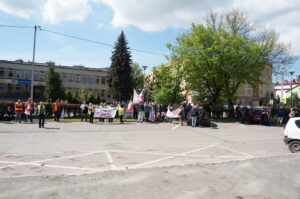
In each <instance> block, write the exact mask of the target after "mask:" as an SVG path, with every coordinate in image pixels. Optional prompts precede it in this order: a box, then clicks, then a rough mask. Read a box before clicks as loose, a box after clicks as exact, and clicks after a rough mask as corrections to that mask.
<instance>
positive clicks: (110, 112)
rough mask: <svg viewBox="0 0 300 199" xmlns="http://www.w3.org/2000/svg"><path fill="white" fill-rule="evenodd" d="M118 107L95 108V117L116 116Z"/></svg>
mask: <svg viewBox="0 0 300 199" xmlns="http://www.w3.org/2000/svg"><path fill="white" fill-rule="evenodd" d="M116 113H117V108H95V113H94V117H98V118H115V116H116Z"/></svg>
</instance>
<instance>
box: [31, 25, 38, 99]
mask: <svg viewBox="0 0 300 199" xmlns="http://www.w3.org/2000/svg"><path fill="white" fill-rule="evenodd" d="M37 28H41V27H40V26H34V39H33V55H32V65H31V85H30V98H31V100H32V101H33V82H34V62H35V43H36V29H37Z"/></svg>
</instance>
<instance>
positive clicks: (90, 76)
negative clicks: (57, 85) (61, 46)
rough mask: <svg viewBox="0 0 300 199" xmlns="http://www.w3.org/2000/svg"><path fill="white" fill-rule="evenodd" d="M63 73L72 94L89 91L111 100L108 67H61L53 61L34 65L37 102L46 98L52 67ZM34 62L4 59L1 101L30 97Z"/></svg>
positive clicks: (0, 74) (1, 62) (0, 76)
mask: <svg viewBox="0 0 300 199" xmlns="http://www.w3.org/2000/svg"><path fill="white" fill-rule="evenodd" d="M50 67H53V68H54V69H55V72H58V73H59V74H60V78H61V80H62V82H63V86H64V88H65V90H69V91H70V92H71V93H74V92H75V91H77V92H78V93H79V92H80V91H81V90H83V89H84V90H85V91H86V92H87V93H93V94H94V95H96V94H98V93H99V94H100V95H101V96H102V97H103V98H104V99H105V100H106V101H110V95H109V86H108V70H107V69H99V68H87V67H84V66H61V65H55V63H53V62H47V63H35V64H34V81H33V86H34V92H33V99H34V101H37V100H42V99H45V96H44V92H45V88H46V80H47V77H48V71H49V68H50ZM31 69H32V63H31V62H23V61H21V60H17V61H5V60H0V100H16V99H19V98H20V99H23V100H25V99H26V98H28V97H30V87H31V71H32V70H31Z"/></svg>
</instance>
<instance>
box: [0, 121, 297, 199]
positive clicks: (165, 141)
mask: <svg viewBox="0 0 300 199" xmlns="http://www.w3.org/2000/svg"><path fill="white" fill-rule="evenodd" d="M215 124H216V125H215V126H214V128H192V127H189V126H179V125H178V124H170V123H161V124H150V123H142V124H137V123H126V124H118V123H114V124H108V123H105V124H100V123H95V124H89V123H85V122H83V123H81V122H60V123H54V122H49V123H47V124H46V125H45V127H46V128H45V129H39V128H38V126H37V124H14V123H0V198H98V196H102V198H124V197H121V196H127V197H125V198H176V197H174V194H177V196H178V198H207V197H214V198H218V197H219V198H222V197H221V196H222V194H226V195H227V194H228V198H244V197H245V198H282V197H285V196H287V195H286V194H287V193H288V192H289V194H292V195H290V196H291V197H289V198H300V193H299V191H298V189H295V186H299V185H300V184H299V183H300V176H299V175H298V174H297V175H294V176H292V177H293V178H292V179H293V180H292V182H291V181H289V182H288V175H292V173H294V172H295V173H297V169H298V168H299V166H300V165H299V156H298V155H294V154H290V152H289V151H288V149H287V147H286V146H285V145H284V144H283V142H282V138H283V128H282V127H265V126H259V125H242V124H239V123H215ZM249 162H250V163H249ZM212 165H213V166H212ZM245 165H246V166H245ZM247 165H248V166H247ZM263 165H264V166H263ZM287 165H290V166H291V167H288V168H287ZM281 167H282V168H283V169H281ZM236 168H237V169H236ZM235 169H236V171H235ZM179 171H180V172H179ZM214 171H218V172H214ZM259 171H263V173H260V172H259ZM274 171H276V172H277V174H276V173H274ZM283 171H284V172H287V171H288V173H287V174H286V173H282V172H283ZM168 172H171V173H173V174H172V175H173V176H172V177H171V175H170V173H168ZM177 172H179V173H181V174H182V175H183V176H186V178H187V179H184V180H183V178H182V176H181V177H180V176H178V175H177ZM199 172H200V173H199ZM203 172H204V174H205V175H204V174H203ZM243 172H246V173H247V174H243ZM280 172H281V173H280ZM175 174H176V175H175ZM124 175H125V176H126V180H125V181H124ZM141 176H142V177H141ZM154 176H155V177H156V178H157V179H156V180H154V179H152V178H153V177H154ZM158 176H159V177H158ZM210 176H211V179H215V180H208V179H209V177H210ZM223 178H224V179H228V182H227V183H230V182H232V187H230V186H228V185H227V184H226V180H224V179H223ZM176 179H177V180H179V181H178V183H177V181H176ZM216 179H219V180H220V182H219V181H218V180H216ZM250 179H251V180H250ZM256 179H257V180H258V181H257V182H256V181H255V180H256ZM122 180H123V181H124V182H123V184H122V183H121V184H122V186H121V188H120V181H122ZM164 180H165V181H166V182H167V183H166V184H167V187H169V188H170V190H172V191H171V192H170V190H169V189H166V188H165V187H163V186H162V185H166V184H165V183H163V182H164ZM247 180H248V181H247ZM249 180H250V181H249ZM285 180H286V183H284V181H285ZM107 181H108V182H109V183H108V184H107V183H106V182H107ZM188 181H189V184H190V185H187V184H185V183H188ZM205 182H207V183H208V185H209V187H207V186H204V185H205ZM241 182H248V183H250V185H249V186H250V188H249V189H250V190H251V189H253V190H252V191H250V192H249V191H245V190H244V189H246V188H245V187H244V185H241V184H240V183H241ZM103 183H104V184H105V183H106V184H105V185H104V184H103ZM161 183H162V184H161ZM195 183H196V185H197V186H196V185H195ZM251 183H252V184H251ZM267 183H272V184H274V186H275V185H276V186H275V187H281V188H282V190H283V192H282V194H281V195H280V194H277V195H276V194H275V195H274V194H273V193H272V194H270V193H266V192H264V190H263V189H262V188H261V187H268V186H267ZM192 184H193V185H192ZM291 184H292V185H293V186H291ZM159 185H160V186H159ZM279 185H280V186H279ZM127 186H128V187H127ZM198 186H200V187H206V188H205V189H204V188H203V189H202V188H201V190H200V188H199V187H198ZM224 186H225V187H226V188H224ZM245 186H246V185H245ZM247 186H248V185H247ZM247 186H246V187H247ZM105 187H106V188H105ZM134 187H136V188H137V189H135V188H134ZM222 187H223V188H222ZM289 187H290V189H291V190H288V189H289ZM299 187H300V186H299ZM18 188H19V189H18ZM85 188H86V191H85ZM127 188H128V189H127ZM154 188H155V189H156V192H155V194H154V193H153V191H154V190H153V189H154ZM33 189H34V190H35V191H33ZM75 189H76V190H77V191H74V190H75ZM198 189H199V190H198ZM268 189H269V188H268ZM273 189H274V188H272V189H271V190H270V191H273V192H274V190H273ZM16 190H19V191H16ZM20 190H22V191H20ZM72 190H73V191H72ZM79 190H81V191H82V192H80V193H78V191H79ZM116 190H118V191H116ZM188 190H190V191H188ZM197 190H198V191H197ZM212 190H214V191H212ZM230 190H231V191H232V192H230ZM265 190H266V189H265ZM33 193H34V194H33ZM75 193H76V194H75ZM254 193H255V194H254ZM263 193H264V194H263ZM298 194H299V195H298ZM146 195H147V197H146ZM20 196H23V197H20ZM148 196H149V197H148ZM298 196H299V197H298ZM223 198H224V197H223ZM225 198H226V197H225Z"/></svg>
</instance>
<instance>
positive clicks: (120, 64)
mask: <svg viewBox="0 0 300 199" xmlns="http://www.w3.org/2000/svg"><path fill="white" fill-rule="evenodd" d="M127 44H128V42H127V41H126V38H125V35H124V32H123V31H122V32H121V34H120V36H119V37H118V40H117V42H116V44H115V46H114V50H113V53H112V57H111V65H110V69H109V82H110V91H111V95H112V97H113V98H114V99H115V100H118V101H128V100H129V99H130V97H131V95H132V90H133V88H132V76H131V75H132V73H131V67H130V64H131V54H130V51H129V48H128V47H127Z"/></svg>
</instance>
